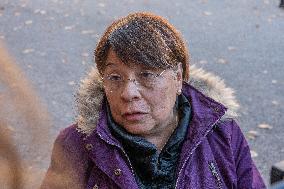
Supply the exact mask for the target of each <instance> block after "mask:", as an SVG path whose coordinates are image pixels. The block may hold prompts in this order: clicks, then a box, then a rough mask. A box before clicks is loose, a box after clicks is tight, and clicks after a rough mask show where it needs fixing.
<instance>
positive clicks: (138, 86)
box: [103, 50, 182, 136]
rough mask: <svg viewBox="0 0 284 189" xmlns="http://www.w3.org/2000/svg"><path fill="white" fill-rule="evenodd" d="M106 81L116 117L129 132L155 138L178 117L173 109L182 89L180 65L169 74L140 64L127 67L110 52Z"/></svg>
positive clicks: (105, 75) (107, 95)
mask: <svg viewBox="0 0 284 189" xmlns="http://www.w3.org/2000/svg"><path fill="white" fill-rule="evenodd" d="M153 75H155V77H153ZM149 76H152V77H149ZM103 78H104V90H105V93H106V97H107V100H108V103H109V105H110V110H111V113H112V117H113V119H114V120H115V121H116V122H117V123H118V124H119V125H121V126H122V127H124V128H125V129H126V130H127V131H128V132H129V133H132V134H137V135H141V136H147V135H155V134H158V133H160V132H162V131H163V129H165V128H166V126H167V125H168V124H169V123H170V122H171V121H172V119H173V118H174V112H173V107H174V104H175V101H176V96H177V93H178V91H180V90H181V88H182V68H181V66H180V65H179V66H178V67H177V68H176V69H175V70H171V69H167V70H165V71H164V70H162V69H155V70H154V69H149V68H148V69H147V68H146V67H143V66H141V65H139V64H132V65H131V66H127V65H125V64H123V62H122V61H121V60H120V59H119V58H118V57H117V55H116V54H115V52H114V51H112V50H110V51H109V53H108V56H107V59H106V67H105V70H104V72H103ZM145 78H146V79H145ZM148 78H150V79H148ZM148 80H150V83H149V82H148ZM139 81H140V82H139ZM151 81H152V82H151Z"/></svg>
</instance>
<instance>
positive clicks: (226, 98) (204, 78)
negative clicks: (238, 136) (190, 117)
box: [76, 65, 239, 135]
mask: <svg viewBox="0 0 284 189" xmlns="http://www.w3.org/2000/svg"><path fill="white" fill-rule="evenodd" d="M188 83H189V84H190V85H192V86H193V87H194V88H196V89H197V90H199V91H200V92H202V93H203V94H204V95H205V96H208V97H210V98H212V99H214V100H215V101H217V102H219V103H221V104H223V105H224V106H226V107H227V108H228V111H227V112H226V114H225V116H224V118H229V117H230V118H234V117H237V110H238V108H239V104H238V103H237V101H236V98H235V96H234V91H233V89H231V88H229V87H226V85H225V83H224V80H222V79H221V78H220V77H218V76H216V75H214V74H212V73H209V72H206V71H204V70H203V69H201V68H197V67H196V66H195V65H191V69H190V79H189V81H188ZM103 97H104V91H103V86H102V80H101V78H100V75H99V72H98V70H97V69H96V68H92V69H91V71H90V73H89V74H88V76H87V77H86V78H85V79H84V80H82V82H81V86H80V89H79V91H78V93H77V96H76V102H77V104H76V108H77V112H78V117H77V118H76V121H77V124H78V128H77V130H78V131H79V132H81V133H84V134H87V135H89V134H91V133H92V131H93V130H94V129H95V128H96V125H97V122H98V119H99V112H100V109H101V102H102V100H103Z"/></svg>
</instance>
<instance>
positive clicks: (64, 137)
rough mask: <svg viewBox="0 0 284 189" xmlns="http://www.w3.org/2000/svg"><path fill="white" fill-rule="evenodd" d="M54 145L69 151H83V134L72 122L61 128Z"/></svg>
mask: <svg viewBox="0 0 284 189" xmlns="http://www.w3.org/2000/svg"><path fill="white" fill-rule="evenodd" d="M54 147H59V148H61V149H64V150H65V151H68V152H69V153H70V152H71V153H72V152H76V153H78V152H81V153H83V150H84V136H83V134H82V133H80V132H78V130H77V124H73V125H70V126H68V127H66V128H64V129H62V130H61V131H60V132H59V134H58V136H57V137H56V139H55V142H54Z"/></svg>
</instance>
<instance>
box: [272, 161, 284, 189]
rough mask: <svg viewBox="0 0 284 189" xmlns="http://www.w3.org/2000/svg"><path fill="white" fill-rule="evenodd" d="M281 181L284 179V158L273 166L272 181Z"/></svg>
mask: <svg viewBox="0 0 284 189" xmlns="http://www.w3.org/2000/svg"><path fill="white" fill-rule="evenodd" d="M279 181H284V160H283V161H280V162H278V163H276V164H274V165H273V166H272V168H271V173H270V183H271V184H274V183H276V182H279ZM282 183H283V182H282ZM281 186H284V185H281ZM283 188H284V187H283Z"/></svg>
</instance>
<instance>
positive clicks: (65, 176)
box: [40, 130, 86, 189]
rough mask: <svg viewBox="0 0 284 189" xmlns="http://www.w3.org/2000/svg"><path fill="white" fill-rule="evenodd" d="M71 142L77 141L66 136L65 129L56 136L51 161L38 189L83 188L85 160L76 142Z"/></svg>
mask: <svg viewBox="0 0 284 189" xmlns="http://www.w3.org/2000/svg"><path fill="white" fill-rule="evenodd" d="M70 141H71V142H70ZM72 142H74V143H75V142H77V141H74V140H73V139H72V137H70V136H68V134H67V133H66V130H65V131H62V132H61V133H60V134H59V136H58V137H57V138H56V140H55V142H54V145H53V150H52V156H51V163H50V166H49V168H48V170H47V173H46V175H45V178H44V180H43V182H42V185H41V187H40V189H67V188H68V189H79V188H80V189H81V188H84V181H85V178H84V177H83V176H84V170H85V169H86V161H84V158H82V156H81V155H80V153H78V150H77V149H76V148H77V147H76V144H72ZM77 146H78V145H77Z"/></svg>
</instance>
